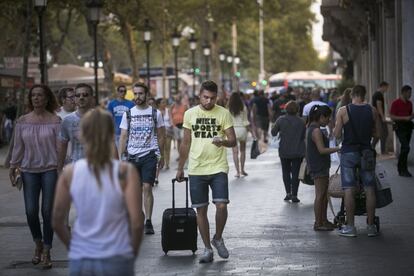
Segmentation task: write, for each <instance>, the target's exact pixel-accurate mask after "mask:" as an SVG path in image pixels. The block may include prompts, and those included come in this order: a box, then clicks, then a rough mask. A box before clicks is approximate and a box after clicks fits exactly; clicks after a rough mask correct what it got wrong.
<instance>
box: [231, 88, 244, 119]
mask: <svg viewBox="0 0 414 276" xmlns="http://www.w3.org/2000/svg"><path fill="white" fill-rule="evenodd" d="M243 109H244V103H243V100H242V98H241V95H240V93H239V92H234V93H232V94H231V96H230V99H229V111H230V113H231V114H232V115H233V116H234V117H236V116H237V115H239V114H240V113H241V112H242V111H243Z"/></svg>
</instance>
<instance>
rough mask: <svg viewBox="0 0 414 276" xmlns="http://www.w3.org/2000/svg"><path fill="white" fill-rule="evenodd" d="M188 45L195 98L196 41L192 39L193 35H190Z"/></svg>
mask: <svg viewBox="0 0 414 276" xmlns="http://www.w3.org/2000/svg"><path fill="white" fill-rule="evenodd" d="M188 42H189V43H190V50H191V63H192V64H191V67H192V73H193V97H195V93H196V92H195V86H196V85H195V83H196V73H195V51H196V49H197V39H196V38H195V37H194V33H192V34H191V37H190V39H189V40H188Z"/></svg>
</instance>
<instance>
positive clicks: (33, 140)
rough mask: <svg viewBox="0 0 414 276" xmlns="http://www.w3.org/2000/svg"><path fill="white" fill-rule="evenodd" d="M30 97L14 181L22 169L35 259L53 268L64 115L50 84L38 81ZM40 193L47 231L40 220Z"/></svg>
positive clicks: (18, 134) (18, 132)
mask: <svg viewBox="0 0 414 276" xmlns="http://www.w3.org/2000/svg"><path fill="white" fill-rule="evenodd" d="M28 98H29V104H28V107H29V110H31V112H30V113H28V114H26V115H24V116H22V117H20V118H19V119H18V121H17V124H16V128H15V133H14V144H13V149H12V158H11V161H10V171H9V175H10V180H11V182H12V183H14V182H15V178H16V177H17V174H18V172H19V171H20V172H21V177H22V180H23V193H24V203H25V209H26V216H27V223H28V225H29V228H30V232H31V233H32V237H33V240H34V242H35V244H36V249H35V253H34V256H33V258H32V263H33V264H35V265H36V264H38V263H40V262H42V265H43V268H51V267H52V262H51V259H50V249H51V248H52V240H53V229H52V224H51V215H52V207H53V198H54V193H55V186H56V181H57V170H56V169H57V156H58V152H57V151H58V150H57V137H58V134H59V129H60V118H59V117H58V116H57V115H55V113H54V112H55V110H56V109H57V107H58V104H57V101H56V98H55V95H54V94H53V92H52V91H51V90H50V88H49V87H48V86H46V85H42V84H39V85H34V86H33V87H32V88H31V89H30V91H29V95H28ZM40 193H42V218H43V234H42V230H41V228H40V220H39V198H40Z"/></svg>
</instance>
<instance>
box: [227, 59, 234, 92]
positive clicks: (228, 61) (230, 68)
mask: <svg viewBox="0 0 414 276" xmlns="http://www.w3.org/2000/svg"><path fill="white" fill-rule="evenodd" d="M227 63H228V64H229V81H230V91H232V90H233V57H232V56H228V57H227Z"/></svg>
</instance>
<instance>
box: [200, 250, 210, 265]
mask: <svg viewBox="0 0 414 276" xmlns="http://www.w3.org/2000/svg"><path fill="white" fill-rule="evenodd" d="M199 256H200V257H199V258H198V262H199V263H200V264H205V263H211V262H212V261H213V249H208V248H204V252H203V253H202V254H200V255H199Z"/></svg>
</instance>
